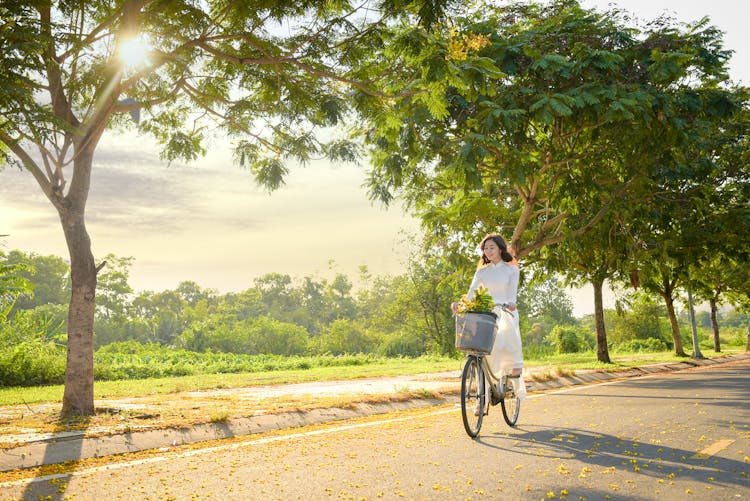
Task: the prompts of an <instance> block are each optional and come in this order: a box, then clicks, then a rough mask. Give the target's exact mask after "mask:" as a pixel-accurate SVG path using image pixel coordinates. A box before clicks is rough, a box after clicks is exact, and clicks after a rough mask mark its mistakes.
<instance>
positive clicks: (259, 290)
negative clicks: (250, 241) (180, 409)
mask: <svg viewBox="0 0 750 501" xmlns="http://www.w3.org/2000/svg"><path fill="white" fill-rule="evenodd" d="M105 260H106V261H107V265H106V267H105V268H104V269H103V270H102V271H101V272H100V275H99V285H98V292H97V316H96V321H95V342H96V348H97V352H96V356H95V363H96V377H97V378H98V379H127V378H141V377H158V376H168V375H183V374H196V373H211V372H243V371H247V372H251V371H254V370H258V367H266V368H269V367H271V368H273V367H277V368H289V367H296V368H304V367H305V366H310V364H316V365H317V364H323V365H325V364H336V363H351V361H352V360H360V359H357V358H356V357H355V358H354V359H352V358H346V357H352V356H353V355H354V354H360V355H358V356H361V357H365V358H364V359H363V360H368V358H367V357H374V359H377V358H380V357H419V356H424V355H431V354H434V355H457V353H456V352H455V348H454V346H453V343H454V339H453V337H454V330H453V317H452V315H451V313H450V308H449V304H450V302H451V301H452V300H454V299H456V298H458V297H460V296H461V295H462V294H463V293H465V288H466V284H467V283H468V278H469V277H470V275H471V273H473V269H474V268H473V267H474V263H471V262H470V261H466V263H464V264H463V265H462V266H459V267H456V266H455V263H450V264H449V263H447V262H443V263H440V262H431V263H415V264H412V265H410V267H409V269H408V270H407V272H406V273H404V274H403V275H398V276H378V277H373V276H371V275H370V273H369V272H368V270H367V268H366V267H365V266H362V267H361V268H360V276H359V277H357V280H358V282H359V283H360V284H362V285H361V286H360V287H359V288H358V289H357V290H355V289H354V287H353V285H352V279H351V278H350V277H348V276H346V275H344V274H341V273H339V274H336V276H335V277H334V278H333V279H331V280H328V279H320V278H314V277H310V276H306V277H303V278H301V279H299V278H292V277H290V276H289V275H286V274H280V273H271V274H267V275H264V276H262V277H259V278H257V279H255V280H254V281H253V283H252V284H251V285H250V286H249V287H248V288H247V289H245V290H244V291H242V292H232V293H225V294H221V293H219V292H217V291H215V290H212V289H205V288H202V287H200V286H199V285H198V284H197V283H195V282H192V281H184V282H181V283H180V284H179V285H178V286H177V288H175V289H174V290H165V291H161V292H154V291H140V292H134V291H133V289H132V287H131V286H130V285H129V283H128V277H129V269H130V266H132V264H133V259H132V258H121V257H117V256H114V255H108V256H106V257H105ZM0 263H2V268H0V273H1V274H2V275H0V276H2V277H3V280H2V281H0V287H3V293H2V295H1V296H0V301H2V306H3V308H2V309H0V313H2V317H0V321H1V322H0V386H10V385H25V384H45V383H59V382H62V378H63V373H64V365H65V343H66V336H67V334H66V332H67V326H66V318H67V302H68V295H69V287H70V286H69V267H68V265H67V263H66V262H65V261H64V260H63V259H62V258H60V257H57V256H40V255H35V254H32V253H25V252H22V251H18V250H14V251H11V252H9V253H7V254H2V253H0ZM521 289H522V290H521V293H520V297H519V309H520V312H521V325H522V335H523V338H524V349H525V351H526V356H527V357H541V356H544V355H548V354H551V353H555V352H579V351H587V350H591V349H593V348H594V347H595V337H594V326H593V319H592V318H591V317H584V318H580V319H577V318H574V316H573V304H572V301H571V299H570V297H568V295H567V294H566V292H565V289H564V288H563V287H562V286H561V285H560V284H559V283H558V282H557V281H556V280H554V279H548V280H545V281H543V282H540V283H536V284H525V285H524V286H522V288H521ZM606 322H607V332H608V339H609V343H610V347H611V349H613V350H618V349H619V350H627V351H639V350H650V351H658V350H666V349H669V348H671V336H670V327H669V323H668V319H667V315H666V311H665V310H664V307H663V306H661V305H660V304H659V303H658V302H656V301H654V300H652V299H651V298H649V297H648V296H646V295H643V294H642V293H633V294H631V295H630V296H629V297H628V304H627V308H625V309H621V310H620V311H615V310H607V312H606ZM680 322H681V324H683V325H682V327H683V328H682V329H681V330H682V332H684V342H685V345H686V346H689V345H690V344H691V341H690V336H689V335H688V333H689V332H690V331H689V327H688V323H687V318H686V316H685V314H681V316H680ZM748 322H750V317H749V316H748V315H743V314H740V313H738V312H737V311H734V310H732V311H729V312H728V313H725V314H723V315H722V325H723V331H722V335H723V340H724V342H725V343H726V344H728V345H734V346H744V342H745V338H744V330H743V329H744V328H745V326H746V325H747V324H748ZM698 325H699V328H700V339H701V340H702V341H701V343H702V344H703V343H704V342H705V347H704V348H710V347H711V346H713V345H712V344H711V341H710V335H709V332H710V327H711V321H710V318H709V316H708V313H707V312H700V313H699V314H698ZM337 357H343V358H341V359H340V360H339V361H336V360H337ZM282 360H284V361H283V362H282ZM346 360H349V362H346ZM290 364H291V365H290ZM295 364H296V365H295Z"/></svg>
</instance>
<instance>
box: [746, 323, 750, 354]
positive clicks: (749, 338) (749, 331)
mask: <svg viewBox="0 0 750 501" xmlns="http://www.w3.org/2000/svg"><path fill="white" fill-rule="evenodd" d="M745 351H750V325H748V326H747V344H746V345H745Z"/></svg>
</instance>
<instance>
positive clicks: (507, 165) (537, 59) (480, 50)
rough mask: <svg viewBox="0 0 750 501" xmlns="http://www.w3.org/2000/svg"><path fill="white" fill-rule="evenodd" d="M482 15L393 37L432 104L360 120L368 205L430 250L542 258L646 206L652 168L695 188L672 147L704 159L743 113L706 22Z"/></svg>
mask: <svg viewBox="0 0 750 501" xmlns="http://www.w3.org/2000/svg"><path fill="white" fill-rule="evenodd" d="M484 7H487V6H482V5H480V6H479V7H478V8H477V9H476V12H475V13H473V14H472V13H470V14H467V15H466V16H456V18H454V24H453V25H452V26H451V28H450V29H448V28H446V30H445V31H443V32H442V33H439V34H432V36H429V35H425V36H424V37H423V38H416V37H414V36H413V34H412V33H411V32H410V33H409V36H404V37H403V38H401V39H397V40H396V43H394V48H392V49H391V50H392V51H394V52H395V51H398V50H399V49H400V52H399V55H400V56H401V57H403V58H404V59H408V60H409V62H410V63H411V64H410V65H406V67H407V68H416V69H415V70H414V71H415V72H417V73H418V74H419V76H418V78H419V79H420V80H419V82H420V85H421V87H420V86H415V85H414V84H413V82H412V79H410V78H404V80H405V81H408V82H409V85H410V88H415V87H416V88H426V89H429V90H430V91H431V92H430V93H429V94H427V93H422V94H419V93H409V94H406V95H405V96H404V97H403V98H402V99H400V100H398V101H397V102H396V103H395V104H394V106H392V108H391V110H392V111H391V112H390V113H378V114H373V115H372V116H371V117H370V120H369V123H370V127H371V128H370V136H368V139H369V144H370V146H371V150H372V158H373V162H374V167H373V169H372V171H371V174H370V190H371V196H372V197H373V198H375V199H380V200H382V201H384V202H388V201H390V200H391V199H392V198H393V197H395V196H400V197H401V198H403V199H404V200H406V201H407V203H408V204H409V205H410V207H412V208H413V209H414V210H415V212H416V214H417V215H418V216H419V217H420V218H421V219H422V222H423V224H424V225H425V226H426V227H427V228H428V229H429V230H430V231H431V232H432V233H433V234H434V235H435V240H436V241H444V242H447V243H448V245H453V246H455V247H457V248H459V247H461V246H463V247H464V251H467V252H468V251H470V250H471V247H472V244H471V243H470V242H476V241H478V240H479V239H480V238H481V235H482V234H484V233H489V232H497V231H501V232H507V233H508V234H509V235H510V243H511V247H512V248H513V249H515V251H516V255H517V257H519V258H526V260H525V261H526V263H527V264H529V262H530V261H534V260H541V259H543V258H542V256H540V255H539V253H538V251H540V250H541V249H544V248H545V247H548V246H551V245H554V244H558V243H560V242H573V241H576V240H577V239H580V238H582V236H583V235H585V234H586V233H587V232H590V231H591V230H592V229H593V228H596V227H597V225H598V224H601V223H602V221H604V220H605V218H606V217H607V215H608V214H609V213H611V212H612V211H613V208H614V207H615V206H617V205H618V204H619V203H621V201H623V200H626V201H627V202H626V203H630V204H634V205H639V203H640V202H641V201H642V200H644V199H647V198H648V195H649V192H648V191H647V187H650V186H652V185H651V183H650V179H651V177H652V175H653V173H654V170H658V169H662V170H663V173H664V174H666V175H671V178H672V179H673V180H675V182H679V181H680V180H683V179H689V176H690V175H692V173H693V172H691V170H690V169H684V170H683V167H684V166H685V165H686V164H688V163H689V162H686V161H685V158H684V157H685V155H681V154H680V149H681V147H683V146H684V145H688V146H689V148H688V150H689V152H695V151H698V144H699V142H700V136H701V135H703V136H706V135H707V131H709V132H711V131H715V130H716V127H718V125H719V124H720V123H721V121H722V120H723V119H725V118H727V117H730V116H731V115H732V114H733V113H735V112H736V111H737V108H738V103H740V102H741V98H739V97H737V96H736V93H735V92H734V91H733V90H732V89H729V88H726V87H723V86H721V85H719V82H722V81H725V80H726V79H727V74H726V63H727V61H728V59H729V56H730V53H729V51H727V50H725V49H724V48H723V47H722V42H721V33H720V32H719V31H718V30H717V29H716V28H715V27H712V26H710V25H709V23H708V20H707V19H702V20H700V21H698V22H696V23H693V24H690V25H679V24H677V23H675V22H674V21H672V20H670V19H668V18H659V19H657V20H655V21H653V22H652V23H649V24H648V25H646V26H644V27H636V26H632V24H631V23H629V20H628V17H627V15H626V14H625V13H623V12H621V11H611V12H604V13H600V12H597V11H594V10H586V9H583V8H581V6H580V5H579V4H578V2H577V1H575V0H559V1H553V2H550V3H548V4H545V5H541V4H537V3H529V4H522V5H516V4H514V5H510V6H507V7H500V8H492V9H490V8H484ZM417 46H418V48H417ZM705 158H706V157H705V156H704V157H703V158H702V159H701V160H705ZM697 160H698V159H697V157H696V158H694V159H693V161H697ZM696 166H697V163H694V164H693V167H696ZM467 243H468V244H467ZM601 244H602V245H606V244H607V243H606V242H601ZM594 245H596V244H594ZM541 266H545V265H544V263H542V264H541ZM666 280H667V282H666V283H667V284H671V280H672V278H671V277H670V278H668V279H666ZM668 293H669V294H672V290H670V291H668ZM675 346H676V348H677V349H678V350H680V351H681V345H680V343H679V340H676V341H675Z"/></svg>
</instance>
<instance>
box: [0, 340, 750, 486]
mask: <svg viewBox="0 0 750 501" xmlns="http://www.w3.org/2000/svg"><path fill="white" fill-rule="evenodd" d="M747 359H750V354H747V353H741V354H735V355H726V356H721V357H717V358H713V359H709V358H707V359H691V360H689V361H687V360H686V361H684V362H678V363H669V364H655V365H647V366H642V367H633V368H631V369H626V370H624V371H617V372H605V371H596V370H594V371H579V372H577V373H575V374H572V375H561V376H557V377H555V378H554V379H550V380H547V381H527V388H528V391H529V392H540V391H548V390H552V389H557V388H562V387H569V386H577V385H582V384H594V383H597V382H602V381H607V380H614V379H626V378H632V377H638V376H644V375H648V374H656V373H663V372H669V371H676V370H682V369H688V368H692V367H697V366H705V365H713V364H721V363H728V362H733V361H738V360H747ZM456 400H457V399H456V397H455V396H447V397H445V398H415V399H411V400H406V401H395V402H381V403H372V404H365V403H357V404H352V405H351V406H349V407H347V408H338V407H336V408H321V409H312V410H308V411H304V412H302V411H296V412H286V413H281V414H261V415H257V416H251V417H240V418H233V419H228V420H227V421H225V422H221V423H204V424H196V425H192V426H189V427H184V428H162V429H146V430H138V431H128V432H115V433H106V432H105V433H102V434H99V435H97V436H86V432H85V431H77V432H75V431H74V432H63V433H58V434H54V435H53V436H50V437H44V438H39V439H36V440H29V441H26V442H24V443H20V444H18V445H17V446H14V447H9V448H3V449H0V472H5V471H10V470H15V469H23V468H32V467H36V466H43V465H49V464H58V463H63V462H66V461H75V460H81V459H89V458H96V457H102V456H111V455H116V454H124V453H132V452H140V451H144V450H150V449H165V450H168V449H169V448H171V447H176V446H180V445H185V444H190V443H196V442H203V441H209V440H221V439H227V438H233V437H240V436H248V435H254V434H259V433H264V432H268V431H275V430H281V429H287V428H297V427H302V426H309V425H313V424H322V423H327V422H335V421H342V420H346V419H352V418H356V417H364V416H371V415H377V414H385V413H388V412H397V411H403V410H410V409H418V408H424V407H431V406H436V405H443V404H446V403H451V402H456Z"/></svg>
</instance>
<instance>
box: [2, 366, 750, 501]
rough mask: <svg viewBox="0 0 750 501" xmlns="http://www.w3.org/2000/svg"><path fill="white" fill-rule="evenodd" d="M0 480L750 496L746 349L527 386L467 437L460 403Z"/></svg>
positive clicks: (263, 492) (349, 492) (210, 495)
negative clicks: (547, 386)
mask: <svg viewBox="0 0 750 501" xmlns="http://www.w3.org/2000/svg"><path fill="white" fill-rule="evenodd" d="M107 463H108V464H106V465H104V466H96V467H83V466H82V467H81V468H80V469H79V470H78V471H76V472H74V473H63V474H60V475H49V476H46V477H40V478H37V479H34V480H20V481H4V482H2V483H0V500H2V499H34V500H36V499H50V500H63V499H85V500H99V499H107V500H116V499H124V500H134V499H137V500H168V499H179V500H182V499H186V500H191V499H217V500H218V499H221V500H225V499H284V500H288V499H304V500H308V501H316V500H326V499H336V500H338V499H354V500H365V499H449V500H454V499H460V500H466V499H474V500H477V499H508V500H516V499H533V500H540V499H543V500H549V499H568V500H599V499H609V500H618V499H627V500H641V499H653V500H672V499H674V500H677V499H679V500H681V501H684V500H690V499H695V500H701V501H703V500H707V499H708V500H711V501H713V500H729V499H731V500H743V499H744V500H748V499H750V478H748V475H750V363H749V362H747V361H741V362H734V363H728V364H722V365H718V366H707V367H701V368H695V369H690V370H686V371H680V372H675V373H669V374H660V375H655V376H650V377H641V378H636V379H627V380H622V381H614V382H609V383H604V384H599V385H593V386H586V387H573V388H569V389H566V390H562V391H556V392H551V393H546V394H537V395H530V396H529V398H528V399H527V400H526V401H525V402H524V403H523V406H522V408H521V415H520V417H519V422H518V426H517V427H515V428H510V427H508V426H507V425H506V424H505V422H504V421H503V418H502V413H501V411H500V408H499V407H494V408H492V409H491V410H490V414H489V416H488V417H487V418H485V423H484V425H483V427H482V431H481V434H480V437H479V439H477V440H471V439H470V438H469V437H468V436H467V435H466V434H465V432H464V430H463V426H462V424H461V415H460V409H459V408H458V407H457V406H454V405H448V406H441V407H433V408H430V409H426V410H419V411H410V412H405V413H399V414H390V415H387V416H379V417H371V418H367V419H361V420H356V421H351V422H346V423H334V424H329V425H325V426H318V427H314V428H304V429H296V430H291V431H286V432H283V433H275V434H268V435H264V436H261V437H258V436H254V437H247V438H245V439H243V440H234V441H231V442H214V443H211V444H206V445H205V446H203V447H199V448H196V447H192V448H190V447H184V448H173V449H170V450H168V451H163V452H159V453H157V454H153V455H151V456H149V457H146V458H144V457H143V456H120V457H113V458H111V461H110V460H108V461H107Z"/></svg>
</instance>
